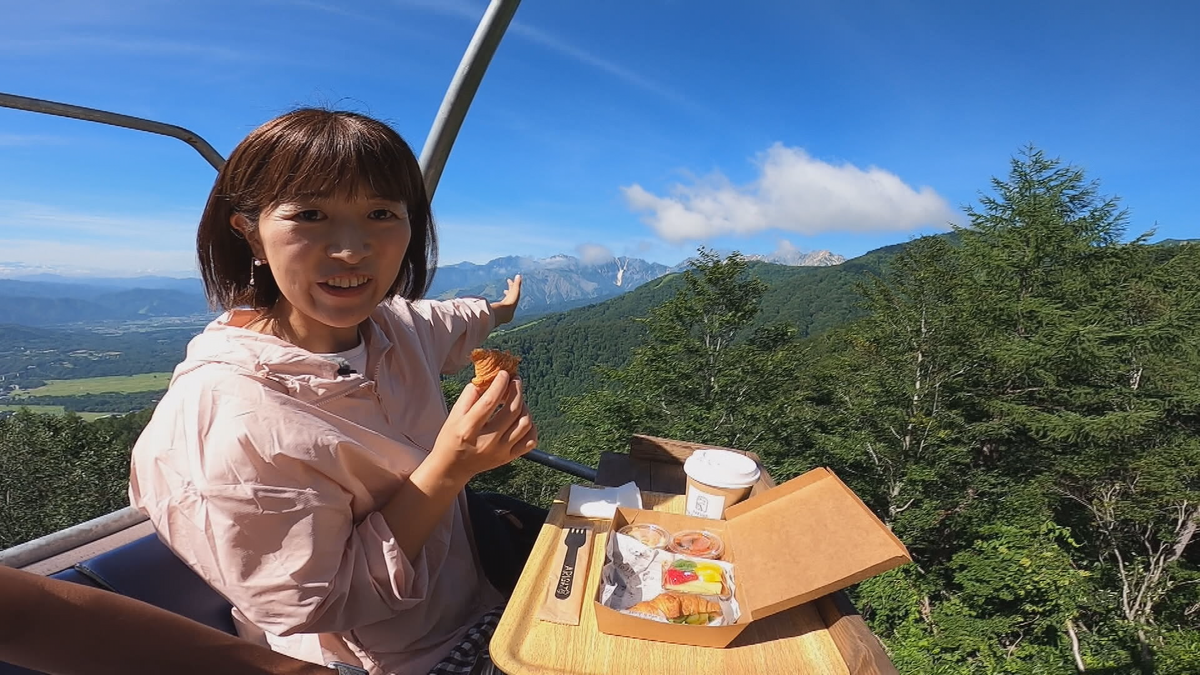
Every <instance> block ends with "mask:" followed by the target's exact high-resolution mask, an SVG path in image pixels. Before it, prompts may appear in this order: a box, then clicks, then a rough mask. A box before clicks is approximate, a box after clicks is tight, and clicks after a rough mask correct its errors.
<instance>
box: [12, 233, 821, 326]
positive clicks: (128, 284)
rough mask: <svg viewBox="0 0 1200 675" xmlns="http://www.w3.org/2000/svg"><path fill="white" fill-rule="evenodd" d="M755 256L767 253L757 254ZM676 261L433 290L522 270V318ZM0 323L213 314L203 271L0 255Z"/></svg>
mask: <svg viewBox="0 0 1200 675" xmlns="http://www.w3.org/2000/svg"><path fill="white" fill-rule="evenodd" d="M783 253H784V256H783V257H782V258H781V257H780V256H778V255H776V256H772V259H771V261H772V262H779V263H781V264H788V265H832V264H838V263H840V262H841V261H843V260H844V258H842V257H841V256H838V255H835V254H832V253H829V252H828V251H817V252H815V253H810V254H798V252H794V253H795V254H793V252H792V251H784V252H783ZM754 259H756V260H766V259H767V257H764V256H755V257H754ZM687 264H688V263H687V262H686V261H685V262H683V263H680V264H679V265H676V266H674V267H671V266H667V265H662V264H659V263H653V262H649V261H646V260H642V259H640V258H628V257H618V258H608V259H607V260H599V261H590V260H589V261H584V260H581V259H579V258H576V257H574V256H569V255H555V256H551V257H549V258H540V259H538V258H530V257H521V256H508V257H503V258H497V259H495V260H492V261H490V262H488V263H486V264H483V265H477V264H474V263H458V264H455V265H443V266H441V267H439V268H438V269H437V272H436V273H435V274H434V278H433V284H432V285H431V287H430V289H429V293H428V297H432V298H450V297H461V296H482V297H486V298H492V299H499V298H500V297H502V296H503V294H504V291H505V288H506V281H505V280H506V279H510V278H512V277H513V276H515V275H517V274H520V275H521V277H522V288H521V312H520V316H521V319H522V320H529V319H532V318H535V317H538V316H542V315H545V314H548V313H552V312H559V311H564V310H567V309H571V308H573V307H580V306H583V305H589V304H593V303H596V302H601V301H603V300H607V299H609V298H612V297H616V296H618V295H622V294H624V293H627V292H629V291H631V290H633V289H635V288H638V287H639V286H641V285H643V284H645V283H647V282H649V281H652V280H654V279H658V278H660V277H662V276H664V275H666V274H669V273H671V272H675V271H679V270H682V269H684V268H686V267H687ZM0 275H3V276H8V277H10V278H0V323H9V324H19V325H25V326H56V325H70V324H92V323H101V322H114V321H144V320H147V319H156V318H171V317H177V318H178V317H193V318H194V317H205V316H211V315H212V312H211V311H210V310H209V309H208V304H207V302H206V300H205V298H204V289H203V286H202V284H201V282H200V279H198V278H195V277H190V278H176V277H165V276H142V277H129V278H119V277H90V276H66V275H62V274H56V273H54V272H52V271H49V270H47V269H46V268H37V269H30V268H29V267H28V266H22V265H20V264H19V263H3V262H0Z"/></svg>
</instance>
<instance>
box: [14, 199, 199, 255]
mask: <svg viewBox="0 0 1200 675" xmlns="http://www.w3.org/2000/svg"><path fill="white" fill-rule="evenodd" d="M199 220H200V217H199V213H194V214H192V213H181V214H146V213H142V214H138V215H123V214H122V215H117V214H105V213H99V212H79V211H72V210H68V209H63V208H59V207H55V206H48V205H45V204H37V203H33V202H22V201H15V200H7V199H0V230H2V231H3V232H5V233H6V234H8V235H9V236H16V237H21V238H26V239H33V238H34V237H36V238H39V239H45V240H48V241H53V242H72V243H75V242H81V241H87V242H94V241H98V240H100V241H106V242H108V243H112V242H117V241H123V242H125V243H128V244H133V245H137V246H143V247H144V246H147V245H149V246H151V247H161V248H173V247H179V246H194V245H195V236H196V223H197V222H199ZM14 233H20V234H14Z"/></svg>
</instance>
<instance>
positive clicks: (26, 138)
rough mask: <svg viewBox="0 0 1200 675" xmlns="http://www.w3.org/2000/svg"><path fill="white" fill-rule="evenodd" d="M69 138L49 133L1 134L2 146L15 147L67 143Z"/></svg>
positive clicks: (0, 141) (0, 143)
mask: <svg viewBox="0 0 1200 675" xmlns="http://www.w3.org/2000/svg"><path fill="white" fill-rule="evenodd" d="M66 143H67V139H66V138H64V137H62V136H51V135H49V134H0V148H15V147H25V146H33V145H65V144H66Z"/></svg>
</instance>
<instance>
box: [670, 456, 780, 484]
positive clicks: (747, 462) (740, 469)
mask: <svg viewBox="0 0 1200 675" xmlns="http://www.w3.org/2000/svg"><path fill="white" fill-rule="evenodd" d="M683 470H684V472H685V473H687V475H689V476H691V477H692V479H693V480H696V481H699V482H701V483H704V484H705V485H711V486H713V487H718V488H726V489H730V490H736V489H738V488H746V487H752V486H753V485H754V484H755V483H757V482H758V477H759V474H760V473H761V471H760V470H759V468H758V463H757V462H755V461H754V460H753V459H750V458H749V457H747V456H745V455H742V454H738V453H736V452H730V451H728V450H715V449H704V450H697V451H695V452H693V453H692V454H691V456H690V457H688V458H687V461H685V462H684V463H683Z"/></svg>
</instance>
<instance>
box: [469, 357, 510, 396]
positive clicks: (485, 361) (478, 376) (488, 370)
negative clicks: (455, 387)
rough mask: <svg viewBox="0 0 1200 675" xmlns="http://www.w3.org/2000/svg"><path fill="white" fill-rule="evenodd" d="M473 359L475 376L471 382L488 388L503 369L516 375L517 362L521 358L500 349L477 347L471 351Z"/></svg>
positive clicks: (482, 387) (481, 387)
mask: <svg viewBox="0 0 1200 675" xmlns="http://www.w3.org/2000/svg"><path fill="white" fill-rule="evenodd" d="M471 361H473V362H474V363H475V378H474V379H472V380H471V384H473V385H475V386H476V387H479V388H480V389H487V388H488V387H490V386H491V385H492V380H494V379H496V376H497V375H499V374H500V371H502V370H507V371H508V374H509V375H511V376H516V374H517V364H518V363H520V362H521V359H520V357H518V356H513V355H512V354H509V353H508V352H502V351H500V350H498V349H476V350H474V351H472V352H471Z"/></svg>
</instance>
